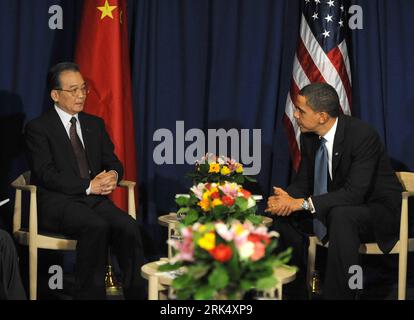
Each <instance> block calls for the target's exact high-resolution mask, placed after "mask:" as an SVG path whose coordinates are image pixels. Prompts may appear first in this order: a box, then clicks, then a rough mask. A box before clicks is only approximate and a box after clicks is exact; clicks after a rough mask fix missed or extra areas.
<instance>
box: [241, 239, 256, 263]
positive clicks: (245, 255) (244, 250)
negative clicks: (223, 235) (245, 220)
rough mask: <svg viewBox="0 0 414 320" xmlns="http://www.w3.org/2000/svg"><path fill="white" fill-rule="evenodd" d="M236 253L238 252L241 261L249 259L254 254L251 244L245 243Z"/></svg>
mask: <svg viewBox="0 0 414 320" xmlns="http://www.w3.org/2000/svg"><path fill="white" fill-rule="evenodd" d="M238 251H239V255H240V258H241V259H243V260H247V259H249V258H250V256H251V255H252V254H253V253H254V244H253V242H250V241H246V242H245V243H243V244H242V245H241V246H240V247H239V248H238Z"/></svg>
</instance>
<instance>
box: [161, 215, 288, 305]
mask: <svg viewBox="0 0 414 320" xmlns="http://www.w3.org/2000/svg"><path fill="white" fill-rule="evenodd" d="M181 233H182V235H183V240H182V241H177V240H170V244H171V245H172V246H173V248H174V249H175V251H176V255H175V256H174V257H173V258H172V259H171V260H170V262H169V263H167V264H165V265H162V266H160V267H159V271H172V270H177V269H180V268H181V270H182V272H180V275H179V276H178V277H176V278H175V279H174V281H173V283H172V287H173V288H174V289H175V293H176V295H177V298H178V299H200V300H206V299H241V298H243V295H244V294H245V293H246V292H247V291H249V290H251V289H255V290H269V289H271V288H273V287H275V285H276V284H277V279H276V277H275V276H274V270H275V268H277V267H280V266H282V265H286V264H287V263H288V262H289V260H290V256H291V250H290V249H288V250H286V251H284V252H282V253H279V254H275V252H274V249H275V248H276V246H277V240H276V238H275V237H277V236H278V234H277V233H276V232H275V231H272V232H268V231H267V228H266V227H264V226H260V227H255V226H254V225H253V224H252V223H250V222H249V221H246V222H244V223H241V222H239V221H233V222H232V223H231V224H225V223H222V222H216V223H214V224H213V223H208V224H200V223H195V224H194V225H193V226H187V227H183V228H182V229H181ZM183 267H184V268H183Z"/></svg>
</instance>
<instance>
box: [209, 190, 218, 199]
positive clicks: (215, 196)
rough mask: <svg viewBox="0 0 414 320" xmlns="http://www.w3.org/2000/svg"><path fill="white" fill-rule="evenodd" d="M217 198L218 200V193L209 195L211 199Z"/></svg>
mask: <svg viewBox="0 0 414 320" xmlns="http://www.w3.org/2000/svg"><path fill="white" fill-rule="evenodd" d="M219 198H220V193H218V192H217V191H216V192H213V193H212V194H211V199H219Z"/></svg>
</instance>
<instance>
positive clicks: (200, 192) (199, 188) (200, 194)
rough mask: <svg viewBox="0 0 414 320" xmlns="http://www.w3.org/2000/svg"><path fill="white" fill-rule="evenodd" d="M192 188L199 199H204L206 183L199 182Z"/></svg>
mask: <svg viewBox="0 0 414 320" xmlns="http://www.w3.org/2000/svg"><path fill="white" fill-rule="evenodd" d="M190 190H191V191H192V192H193V193H194V194H195V196H196V197H197V199H199V200H202V199H203V191H204V183H199V184H198V185H197V186H193V187H192V188H191V189H190Z"/></svg>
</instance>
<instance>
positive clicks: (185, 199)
mask: <svg viewBox="0 0 414 320" xmlns="http://www.w3.org/2000/svg"><path fill="white" fill-rule="evenodd" d="M189 199H190V198H188V197H182V196H181V197H178V198H176V199H175V202H176V203H177V204H178V205H179V206H180V207H185V206H188V201H189Z"/></svg>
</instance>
